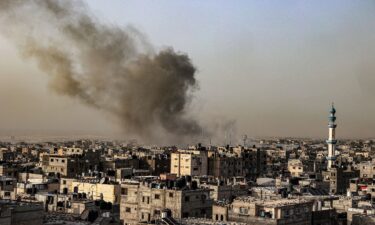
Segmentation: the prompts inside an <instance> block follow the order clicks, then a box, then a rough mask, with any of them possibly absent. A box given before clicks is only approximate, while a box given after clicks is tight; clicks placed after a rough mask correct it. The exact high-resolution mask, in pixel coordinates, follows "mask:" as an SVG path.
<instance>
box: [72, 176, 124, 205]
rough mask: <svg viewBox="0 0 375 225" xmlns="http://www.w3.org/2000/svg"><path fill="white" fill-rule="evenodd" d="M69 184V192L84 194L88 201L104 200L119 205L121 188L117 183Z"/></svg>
mask: <svg viewBox="0 0 375 225" xmlns="http://www.w3.org/2000/svg"><path fill="white" fill-rule="evenodd" d="M67 182H71V186H70V190H69V192H70V193H71V192H75V193H85V194H86V196H87V198H88V199H91V200H104V201H106V202H111V203H112V204H119V203H120V195H121V188H120V184H117V183H108V184H107V183H99V182H98V180H95V179H94V180H90V179H88V180H80V181H68V180H67Z"/></svg>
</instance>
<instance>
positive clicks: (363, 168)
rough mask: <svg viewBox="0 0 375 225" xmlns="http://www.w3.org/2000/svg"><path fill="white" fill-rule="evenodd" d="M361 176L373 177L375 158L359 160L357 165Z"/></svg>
mask: <svg viewBox="0 0 375 225" xmlns="http://www.w3.org/2000/svg"><path fill="white" fill-rule="evenodd" d="M356 167H357V169H358V170H359V173H360V177H361V178H370V179H373V178H375V160H374V161H367V162H361V163H359V164H358V165H357V166H356Z"/></svg>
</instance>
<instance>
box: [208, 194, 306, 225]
mask: <svg viewBox="0 0 375 225" xmlns="http://www.w3.org/2000/svg"><path fill="white" fill-rule="evenodd" d="M312 210H313V201H308V200H305V199H277V200H268V201H264V200H258V199H255V198H253V197H239V198H237V199H235V200H234V201H233V203H231V204H216V205H214V206H213V212H212V219H213V220H215V221H224V222H238V223H245V224H251V225H256V224H285V225H289V224H290V225H292V224H293V225H310V224H311V218H312Z"/></svg>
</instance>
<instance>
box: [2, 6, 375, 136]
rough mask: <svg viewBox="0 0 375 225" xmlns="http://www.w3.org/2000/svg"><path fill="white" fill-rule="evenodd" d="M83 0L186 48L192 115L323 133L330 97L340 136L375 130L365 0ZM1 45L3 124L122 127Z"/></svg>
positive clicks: (371, 11) (374, 68)
mask: <svg viewBox="0 0 375 225" xmlns="http://www.w3.org/2000/svg"><path fill="white" fill-rule="evenodd" d="M86 3H87V7H88V8H90V11H91V13H92V14H93V15H95V17H97V19H98V20H99V21H101V22H102V23H105V24H113V25H116V26H119V27H126V26H128V25H131V26H133V27H135V28H136V29H138V30H139V31H140V32H142V33H143V34H144V35H145V36H146V37H147V39H148V41H149V42H150V43H152V44H153V46H155V48H156V49H158V50H160V49H164V48H166V47H173V49H174V50H176V51H180V52H183V53H186V54H188V55H189V57H190V58H191V60H192V62H193V64H194V65H195V66H196V67H197V74H196V79H197V80H198V83H199V89H198V90H197V91H195V92H194V98H193V100H192V102H191V110H192V113H193V114H195V115H197V117H199V120H202V121H208V120H214V121H218V123H220V122H222V121H230V122H233V124H235V128H232V129H234V130H236V132H235V134H233V135H235V136H237V137H240V136H241V135H243V134H247V136H249V137H271V136H278V137H290V136H296V137H325V136H327V135H328V134H327V122H328V119H327V116H328V111H329V107H330V104H331V102H334V103H335V107H336V109H337V117H338V119H337V123H338V128H337V135H338V137H339V138H369V137H374V136H375V103H374V101H373V100H374V97H375V89H374V87H373V86H374V84H375V64H374V62H375V3H374V2H373V1H371V0H369V1H365V0H363V1H345V0H340V1H333V0H328V1H327V0H316V1H304V0H295V1H289V0H286V1H271V0H269V1H245V0H243V1H240V0H233V1H220V0H215V1H214V0H206V1H198V0H192V1H179V0H160V1H139V0H134V1H127V0H107V1H101V0H90V1H86ZM0 55H1V59H2V60H0V105H1V106H0V108H1V116H0V132H3V133H5V134H8V133H12V134H17V133H20V132H23V131H28V132H35V133H37V132H45V133H49V132H52V131H53V132H57V133H61V134H72V133H87V134H103V135H119V134H121V129H120V128H119V127H118V126H119V125H118V124H117V123H116V122H114V121H113V120H112V119H111V118H110V117H109V116H108V115H107V114H106V113H103V112H101V111H100V110H98V109H93V108H91V107H89V106H86V105H83V104H81V103H80V102H79V101H77V100H76V99H71V98H68V97H65V96H59V95H57V94H56V93H54V92H51V91H50V90H49V88H48V80H49V79H48V76H45V75H44V74H43V72H42V71H40V70H39V69H38V67H37V66H36V65H35V62H33V61H30V60H25V59H24V58H22V57H20V54H19V52H18V51H17V48H16V47H15V46H14V45H13V44H12V43H11V42H10V41H9V40H7V39H6V38H4V37H1V36H0ZM233 132H234V131H233ZM223 138H224V137H223Z"/></svg>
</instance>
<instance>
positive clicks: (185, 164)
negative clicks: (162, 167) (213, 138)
mask: <svg viewBox="0 0 375 225" xmlns="http://www.w3.org/2000/svg"><path fill="white" fill-rule="evenodd" d="M207 172H208V171H207V151H206V150H177V151H176V152H173V153H171V173H173V174H177V176H178V177H180V176H203V175H207Z"/></svg>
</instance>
